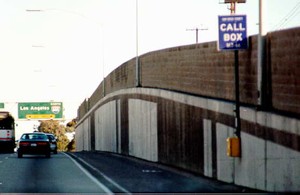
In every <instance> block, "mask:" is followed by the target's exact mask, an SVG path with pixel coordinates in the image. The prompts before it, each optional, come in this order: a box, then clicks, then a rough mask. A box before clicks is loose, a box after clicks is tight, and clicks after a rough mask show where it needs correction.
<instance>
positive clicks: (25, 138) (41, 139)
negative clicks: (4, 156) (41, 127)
mask: <svg viewBox="0 0 300 195" xmlns="http://www.w3.org/2000/svg"><path fill="white" fill-rule="evenodd" d="M17 153H18V158H22V157H23V155H24V154H44V155H45V156H46V157H47V158H50V157H51V149H50V142H49V139H48V137H47V135H46V134H45V133H24V134H23V135H22V136H21V138H20V140H19V141H18V145H17Z"/></svg>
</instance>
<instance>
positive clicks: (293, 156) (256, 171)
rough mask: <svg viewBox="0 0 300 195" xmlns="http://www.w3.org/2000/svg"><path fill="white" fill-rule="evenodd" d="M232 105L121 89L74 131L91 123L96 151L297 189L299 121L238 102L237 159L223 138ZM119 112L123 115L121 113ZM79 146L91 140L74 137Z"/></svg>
mask: <svg viewBox="0 0 300 195" xmlns="http://www.w3.org/2000/svg"><path fill="white" fill-rule="evenodd" d="M125 102H126V103H125ZM233 109H234V104H232V103H230V102H224V101H223V102H222V101H217V100H211V99H207V98H201V97H196V96H190V95H185V94H181V93H176V92H169V91H165V90H159V89H144V88H133V89H127V90H119V91H118V92H115V93H111V94H109V95H107V96H106V97H105V98H104V99H103V100H102V101H99V102H98V104H96V105H95V107H94V111H95V120H94V121H91V120H90V118H86V119H85V120H83V121H82V122H81V125H79V126H78V127H77V129H76V137H78V134H79V136H80V137H93V136H91V135H89V132H90V131H83V129H82V128H81V127H83V126H85V128H87V126H89V125H87V123H93V122H94V123H95V124H96V125H95V136H94V137H95V146H96V147H95V148H96V150H102V151H110V152H117V153H120V154H123V155H131V156H135V157H137V158H142V159H145V160H149V161H153V162H159V163H164V164H169V165H171V166H176V167H180V168H184V169H187V170H190V171H193V172H197V173H199V174H203V175H205V176H207V177H211V178H215V179H218V180H221V181H225V182H229V183H235V184H237V185H241V186H247V187H251V188H256V189H261V190H267V191H280V192H282V191H299V190H300V182H299V178H300V166H299V162H300V148H299V145H297V143H298V140H299V139H300V121H299V120H297V119H294V118H289V117H285V116H280V115H277V114H271V113H267V112H262V111H257V110H255V109H253V108H249V107H241V109H240V111H241V120H242V132H241V146H242V157H241V158H233V157H228V156H227V155H226V146H227V145H226V139H227V138H228V137H230V136H232V135H233V134H234V112H233ZM92 112H93V110H92ZM121 113H122V114H123V116H122V117H127V119H124V118H123V119H121V115H120V114H121ZM124 113H126V115H124ZM100 116H101V117H103V119H100V118H101V117H100ZM99 117H100V118H99ZM117 118H118V119H117ZM173 119H174V120H173ZM104 121H106V122H104ZM116 124H118V125H116ZM82 125H83V126H82ZM90 126H91V125H90ZM116 126H117V127H116ZM77 133H78V134H77ZM82 134H86V135H82ZM291 137H293V138H292V139H290V138H291ZM287 140H288V142H287ZM76 141H77V140H76ZM90 142H91V140H90ZM83 149H84V150H89V146H88V145H87V144H85V142H82V141H80V140H78V141H77V143H76V150H83Z"/></svg>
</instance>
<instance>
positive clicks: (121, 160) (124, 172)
mask: <svg viewBox="0 0 300 195" xmlns="http://www.w3.org/2000/svg"><path fill="white" fill-rule="evenodd" d="M67 154H69V155H70V156H71V157H73V158H74V159H75V160H76V161H77V162H78V163H80V164H81V165H82V166H83V167H85V168H86V169H87V170H88V171H89V172H90V173H91V174H92V175H93V176H94V177H96V178H97V179H98V180H99V181H100V182H101V183H102V184H104V185H105V186H106V187H107V188H109V189H110V190H111V191H112V192H114V193H166V192H169V193H204V192H205V193H262V191H258V190H255V189H250V188H245V187H242V186H236V185H233V184H228V183H224V182H221V181H218V180H214V179H211V178H208V177H204V176H201V175H198V174H195V173H191V172H186V171H184V170H182V169H177V168H174V167H169V166H165V165H162V164H159V163H153V162H149V161H145V160H142V159H138V158H134V157H129V156H123V155H119V154H115V153H108V152H99V151H93V152H85V151H83V152H69V153H67Z"/></svg>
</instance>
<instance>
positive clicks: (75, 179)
mask: <svg viewBox="0 0 300 195" xmlns="http://www.w3.org/2000/svg"><path fill="white" fill-rule="evenodd" d="M0 161H1V164H0V193H106V192H110V191H109V190H108V189H107V188H106V187H105V186H103V185H102V184H101V183H100V182H98V181H97V180H96V179H95V178H94V177H92V176H91V175H90V174H89V173H87V172H86V171H85V170H84V169H83V168H82V167H81V166H80V165H78V163H76V162H74V160H73V159H71V158H69V157H68V156H67V155H65V154H63V153H59V154H57V155H52V156H51V158H45V157H44V156H43V155H41V156H35V155H24V157H23V158H20V159H19V158H17V155H16V154H0Z"/></svg>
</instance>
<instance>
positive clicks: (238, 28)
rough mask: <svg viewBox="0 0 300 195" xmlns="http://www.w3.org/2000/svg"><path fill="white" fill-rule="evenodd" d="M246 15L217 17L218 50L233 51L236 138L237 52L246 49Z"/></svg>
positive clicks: (239, 131) (237, 104) (238, 102)
mask: <svg viewBox="0 0 300 195" xmlns="http://www.w3.org/2000/svg"><path fill="white" fill-rule="evenodd" d="M246 24H247V23H246V15H229V16H219V41H218V50H223V51H226V50H234V76H235V77H234V78H235V114H236V132H235V134H236V136H237V137H240V134H241V119H240V87H239V52H238V50H240V49H247V48H248V39H247V26H246Z"/></svg>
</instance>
